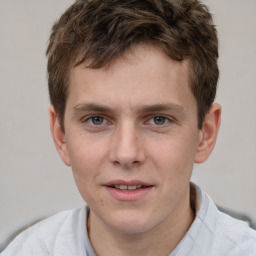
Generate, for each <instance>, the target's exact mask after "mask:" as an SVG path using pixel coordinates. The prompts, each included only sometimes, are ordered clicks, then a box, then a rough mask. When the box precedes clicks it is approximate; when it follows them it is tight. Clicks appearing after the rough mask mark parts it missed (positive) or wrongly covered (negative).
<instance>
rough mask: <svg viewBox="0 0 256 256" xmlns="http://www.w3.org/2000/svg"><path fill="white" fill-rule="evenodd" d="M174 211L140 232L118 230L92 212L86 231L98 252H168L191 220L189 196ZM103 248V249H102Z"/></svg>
mask: <svg viewBox="0 0 256 256" xmlns="http://www.w3.org/2000/svg"><path fill="white" fill-rule="evenodd" d="M182 208H183V209H182V211H177V212H176V211H175V212H173V213H172V214H170V215H169V216H168V217H167V218H166V219H165V220H163V221H162V222H161V223H159V224H158V225H157V226H156V227H154V228H152V229H150V230H148V231H146V232H142V233H135V234H134V233H132V234H131V233H128V234H127V233H120V232H118V231H116V230H113V229H111V227H108V226H107V225H106V224H105V223H103V222H102V221H101V220H100V219H99V218H98V217H97V216H96V215H95V214H94V213H93V212H90V215H89V218H88V227H87V228H88V234H89V238H90V241H91V244H92V246H93V248H94V250H95V253H96V255H98V256H102V255H104V256H112V255H120V256H130V255H137V254H138V255H140V256H151V255H152V256H153V255H158V256H161V255H169V254H170V253H171V252H172V251H173V250H174V249H175V247H176V246H177V245H178V244H179V242H180V241H181V239H182V238H183V237H184V235H185V234H186V232H187V231H188V229H189V227H190V226H191V224H192V222H193V220H194V212H193V210H192V209H191V206H190V201H189V196H188V197H187V200H186V207H182ZM106 248H107V249H106Z"/></svg>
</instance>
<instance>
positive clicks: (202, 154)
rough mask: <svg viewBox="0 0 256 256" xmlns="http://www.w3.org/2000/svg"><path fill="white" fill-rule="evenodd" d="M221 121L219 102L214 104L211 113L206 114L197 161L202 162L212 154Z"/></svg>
mask: <svg viewBox="0 0 256 256" xmlns="http://www.w3.org/2000/svg"><path fill="white" fill-rule="evenodd" d="M220 121H221V106H220V105H219V104H213V105H212V106H211V108H210V111H209V113H208V114H207V115H206V116H205V120H204V123H203V126H202V129H201V130H200V141H199V145H198V148H197V153H196V157H195V161H194V162H195V163H202V162H204V161H205V160H206V159H207V158H208V157H209V156H210V154H211V152H212V150H213V148H214V146H215V143H216V140H217V135H218V131H219V127H220Z"/></svg>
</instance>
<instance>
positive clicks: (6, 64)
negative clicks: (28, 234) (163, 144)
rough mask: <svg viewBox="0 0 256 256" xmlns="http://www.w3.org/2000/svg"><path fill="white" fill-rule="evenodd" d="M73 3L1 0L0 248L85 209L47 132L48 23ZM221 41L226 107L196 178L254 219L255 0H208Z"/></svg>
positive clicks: (220, 93) (220, 94)
mask: <svg viewBox="0 0 256 256" xmlns="http://www.w3.org/2000/svg"><path fill="white" fill-rule="evenodd" d="M72 2H73V1H71V0H54V1H53V0H37V1H32V0H8V1H7V0H0V52H1V55H0V56H1V58H0V74H1V75H0V168H1V169H0V248H1V247H3V246H4V244H5V243H6V241H7V240H8V239H9V238H10V236H11V235H12V234H13V233H14V232H16V231H17V230H18V229H20V228H22V227H23V226H24V225H27V224H29V223H31V222H33V221H35V220H37V219H40V218H43V217H47V216H50V215H52V214H54V213H56V212H59V211H61V210H65V209H70V208H74V207H79V206H81V205H82V204H83V203H84V202H83V200H82V199H81V197H80V195H79V193H78V191H77V188H76V186H75V183H74V181H73V177H72V171H71V169H70V168H68V167H66V166H65V165H64V164H63V163H62V162H61V160H60V157H59V156H58V154H57V152H56V150H55V148H54V145H53V142H52V140H51V135H50V130H49V117H48V106H49V100H48V92H47V81H46V58H45V50H46V46H47V41H48V37H49V34H50V28H51V26H52V25H53V22H54V21H55V20H56V19H57V18H58V17H59V16H60V14H61V13H62V12H63V11H64V10H65V9H66V8H67V7H68V6H69V5H70V4H71V3H72ZM204 2H205V3H206V4H207V5H208V6H209V7H210V9H211V12H212V13H213V15H214V20H215V24H216V25H217V29H218V31H219V38H220V60H219V66H220V72H221V75H220V81H219V89H218V95H217V99H216V101H217V102H219V103H220V104H221V105H222V107H223V112H222V125H221V130H220V133H219V138H218V141H217V144H216V148H215V150H214V152H213V154H212V156H211V157H210V158H209V160H208V161H207V162H206V163H204V164H201V165H196V166H195V168H194V173H193V178H192V179H193V181H195V182H196V183H198V184H199V185H201V187H202V188H204V189H205V190H206V191H207V192H208V193H209V194H210V195H211V196H212V197H213V199H214V200H215V202H217V203H218V204H220V205H222V206H225V207H228V208H230V209H233V210H237V211H240V212H245V213H247V214H249V215H251V216H252V217H254V218H256V203H255V202H256V200H255V196H256V114H255V112H256V76H255V73H256V15H255V12H256V1H255V0H244V1H241V0H208V1H204Z"/></svg>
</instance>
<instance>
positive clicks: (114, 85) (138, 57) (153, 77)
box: [67, 45, 193, 107]
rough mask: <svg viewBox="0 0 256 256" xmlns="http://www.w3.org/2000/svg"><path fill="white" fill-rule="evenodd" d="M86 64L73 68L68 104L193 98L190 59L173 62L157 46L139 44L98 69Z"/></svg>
mask: <svg viewBox="0 0 256 256" xmlns="http://www.w3.org/2000/svg"><path fill="white" fill-rule="evenodd" d="M86 64H87V63H85V64H82V65H79V66H77V67H75V68H73V69H72V70H71V74H70V88H69V96H68V102H67V103H69V102H70V101H71V102H72V104H73V105H74V104H75V105H78V104H81V103H83V102H84V101H93V102H92V103H94V102H97V101H98V102H99V101H100V102H101V103H102V102H104V103H105V104H110V105H111V106H114V105H115V103H118V104H120V103H122V105H123V106H125V105H126V107H128V105H129V107H130V106H134V107H139V105H140V104H142V103H143V104H144V105H145V103H147V105H150V104H170V103H171V104H176V105H179V104H181V103H182V101H186V99H185V98H189V97H190V98H193V95H192V93H191V90H190V86H189V80H190V79H189V72H188V62H187V61H182V62H177V61H174V60H172V59H171V58H170V57H169V56H167V55H166V54H165V53H164V52H163V51H162V50H161V49H159V48H157V47H154V46H145V45H140V46H138V47H136V48H133V49H132V50H131V51H129V52H128V53H126V54H125V55H124V56H122V57H118V58H116V59H114V60H113V61H112V62H111V63H110V64H109V65H108V66H106V67H102V68H99V69H91V68H86V67H85V66H86ZM181 98H182V99H181ZM119 107H120V106H119Z"/></svg>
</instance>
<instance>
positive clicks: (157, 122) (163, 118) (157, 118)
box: [154, 116, 166, 125]
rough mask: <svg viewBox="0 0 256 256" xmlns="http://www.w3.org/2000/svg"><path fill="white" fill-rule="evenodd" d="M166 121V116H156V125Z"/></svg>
mask: <svg viewBox="0 0 256 256" xmlns="http://www.w3.org/2000/svg"><path fill="white" fill-rule="evenodd" d="M165 122H166V118H165V117H164V116H155V117H154V123H155V124H156V125H163V124H165Z"/></svg>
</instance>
